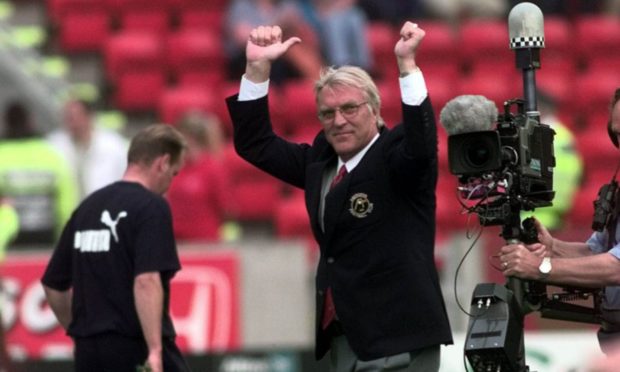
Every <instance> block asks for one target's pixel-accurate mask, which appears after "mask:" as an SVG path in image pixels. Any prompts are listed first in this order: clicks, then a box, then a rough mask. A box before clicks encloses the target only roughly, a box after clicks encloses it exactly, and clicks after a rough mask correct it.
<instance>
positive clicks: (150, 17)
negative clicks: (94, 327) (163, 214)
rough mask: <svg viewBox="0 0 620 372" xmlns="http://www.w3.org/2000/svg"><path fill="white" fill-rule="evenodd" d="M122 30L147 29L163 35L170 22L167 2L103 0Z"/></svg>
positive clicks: (153, 0)
mask: <svg viewBox="0 0 620 372" xmlns="http://www.w3.org/2000/svg"><path fill="white" fill-rule="evenodd" d="M103 1H107V2H108V4H109V7H110V9H111V11H112V13H113V14H114V19H115V21H116V23H117V26H118V27H119V28H120V29H122V30H126V31H127V30H136V31H148V32H151V33H157V34H160V35H164V34H165V33H166V32H167V31H168V29H169V25H170V23H171V16H170V10H169V7H168V3H167V2H166V1H163V0H103Z"/></svg>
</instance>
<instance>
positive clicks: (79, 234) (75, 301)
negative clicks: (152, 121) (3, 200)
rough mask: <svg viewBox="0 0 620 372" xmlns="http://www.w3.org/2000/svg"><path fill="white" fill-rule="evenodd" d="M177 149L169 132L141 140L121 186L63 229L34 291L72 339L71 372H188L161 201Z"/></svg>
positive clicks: (156, 128) (177, 140) (179, 161)
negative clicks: (172, 303)
mask: <svg viewBox="0 0 620 372" xmlns="http://www.w3.org/2000/svg"><path fill="white" fill-rule="evenodd" d="M185 147H186V144H185V141H184V139H183V137H182V135H181V134H180V133H179V132H178V131H177V130H176V129H174V128H172V127H171V126H168V125H163V124H156V125H151V126H148V127H146V128H145V129H143V130H142V131H140V132H139V133H138V134H137V135H136V136H135V137H134V138H133V139H132V141H131V144H130V148H129V153H128V156H127V159H128V166H127V169H126V171H125V174H124V175H123V178H122V180H121V181H118V182H116V183H113V184H111V185H109V186H106V187H104V188H102V189H100V190H98V191H96V192H94V193H93V194H91V195H90V196H89V197H87V198H86V199H85V200H84V201H83V202H82V203H81V204H80V206H79V207H78V208H77V209H76V210H75V211H74V213H73V215H72V216H71V219H70V220H69V222H68V223H67V225H66V226H65V228H64V231H63V233H62V235H61V237H60V240H59V242H58V244H57V246H56V248H55V250H54V253H53V255H52V257H51V259H50V262H49V263H48V266H47V268H46V270H45V273H44V275H43V278H42V283H43V286H44V289H45V294H46V297H47V300H48V302H49V304H50V306H51V308H52V310H53V311H54V314H55V315H56V317H57V318H58V321H59V322H60V324H61V325H62V326H63V327H64V328H65V329H66V331H67V334H68V335H69V336H71V337H72V338H73V340H74V343H75V350H74V355H75V370H76V371H84V372H86V371H88V372H96V371H102V372H103V371H114V372H122V371H127V372H135V371H136V368H137V366H140V365H148V367H150V370H151V371H152V372H162V371H164V370H165V371H166V372H170V371H175V372H176V371H189V368H188V367H187V364H186V363H185V361H184V359H183V357H182V355H181V352H180V351H179V349H178V347H177V346H176V344H175V330H174V326H173V324H172V320H171V318H170V314H169V299H170V280H171V279H172V277H173V276H174V274H175V273H176V272H177V271H178V270H180V268H181V265H180V262H179V258H178V254H177V250H176V245H175V241H174V236H173V232H172V219H171V214H170V208H169V206H168V204H167V202H166V201H165V199H164V198H163V197H162V195H163V194H164V193H165V192H166V190H167V189H168V187H169V185H170V182H171V181H172V178H173V176H175V175H176V174H177V173H178V171H179V169H180V168H181V167H182V165H183V157H184V151H185Z"/></svg>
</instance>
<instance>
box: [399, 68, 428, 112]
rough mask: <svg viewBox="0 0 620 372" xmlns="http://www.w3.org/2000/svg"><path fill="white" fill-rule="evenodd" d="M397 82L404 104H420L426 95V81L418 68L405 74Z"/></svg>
mask: <svg viewBox="0 0 620 372" xmlns="http://www.w3.org/2000/svg"><path fill="white" fill-rule="evenodd" d="M398 82H399V84H400V95H401V98H402V100H403V103H404V104H406V105H410V106H420V105H421V104H422V102H424V100H425V99H426V97H427V96H428V90H427V89H426V82H425V81H424V76H423V75H422V71H421V70H420V69H419V68H418V69H416V70H415V71H413V72H411V73H410V74H408V75H407V76H405V77H401V78H399V79H398Z"/></svg>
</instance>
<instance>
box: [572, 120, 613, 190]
mask: <svg viewBox="0 0 620 372" xmlns="http://www.w3.org/2000/svg"><path fill="white" fill-rule="evenodd" d="M601 124H602V125H600V126H599V127H598V128H592V129H591V130H587V131H582V132H581V133H580V134H579V136H577V137H576V140H577V149H578V150H579V153H580V154H581V156H582V157H583V162H584V182H586V183H590V182H594V183H596V184H602V183H605V182H609V180H611V176H612V174H613V169H614V168H613V167H615V165H616V164H617V163H618V151H619V150H618V149H617V148H615V147H614V145H613V144H612V143H611V140H610V139H609V136H608V135H607V131H606V129H605V126H604V124H603V123H601Z"/></svg>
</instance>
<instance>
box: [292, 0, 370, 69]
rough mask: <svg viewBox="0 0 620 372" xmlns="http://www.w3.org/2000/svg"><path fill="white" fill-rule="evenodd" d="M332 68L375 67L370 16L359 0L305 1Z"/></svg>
mask: <svg viewBox="0 0 620 372" xmlns="http://www.w3.org/2000/svg"><path fill="white" fill-rule="evenodd" d="M301 4H302V5H303V7H304V10H305V14H306V17H307V18H308V19H309V20H310V23H311V24H313V25H314V28H315V30H316V32H317V34H318V35H319V37H320V41H321V49H322V51H323V56H324V57H325V62H326V63H327V64H328V65H335V66H342V65H354V66H359V67H362V68H364V69H369V68H370V67H371V64H372V63H371V62H372V61H371V60H370V51H369V48H368V42H367V40H366V15H365V14H364V12H363V11H362V10H361V9H360V8H359V7H358V6H357V4H356V0H333V1H331V0H301Z"/></svg>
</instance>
